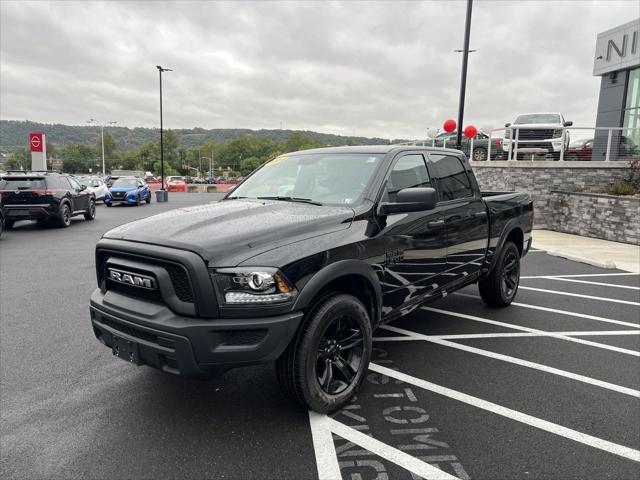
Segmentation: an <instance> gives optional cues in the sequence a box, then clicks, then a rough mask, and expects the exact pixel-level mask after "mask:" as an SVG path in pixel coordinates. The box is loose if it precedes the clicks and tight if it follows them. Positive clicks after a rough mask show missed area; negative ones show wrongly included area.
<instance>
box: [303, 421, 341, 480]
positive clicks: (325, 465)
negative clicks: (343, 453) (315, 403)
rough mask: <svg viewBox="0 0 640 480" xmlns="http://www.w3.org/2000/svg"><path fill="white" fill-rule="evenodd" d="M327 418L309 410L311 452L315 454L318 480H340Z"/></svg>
mask: <svg viewBox="0 0 640 480" xmlns="http://www.w3.org/2000/svg"><path fill="white" fill-rule="evenodd" d="M328 418H329V417H327V416H326V415H320V414H319V413H316V412H312V411H311V410H309V426H310V427H311V438H312V440H313V450H314V452H315V454H316V467H317V469H318V479H319V480H336V479H341V478H342V475H341V474H340V466H339V465H338V457H337V455H336V447H335V445H334V443H333V437H332V435H331V430H330V429H329V426H328V421H327V420H328Z"/></svg>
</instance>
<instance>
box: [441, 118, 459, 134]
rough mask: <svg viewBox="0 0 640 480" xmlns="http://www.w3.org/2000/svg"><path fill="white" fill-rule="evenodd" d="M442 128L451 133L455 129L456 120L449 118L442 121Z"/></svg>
mask: <svg viewBox="0 0 640 480" xmlns="http://www.w3.org/2000/svg"><path fill="white" fill-rule="evenodd" d="M442 128H444V131H445V132H447V133H451V132H453V131H454V130H455V129H456V121H455V120H452V119H449V120H447V121H446V122H444V125H442Z"/></svg>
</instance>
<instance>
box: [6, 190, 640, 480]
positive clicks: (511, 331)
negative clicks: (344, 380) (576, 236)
mask: <svg viewBox="0 0 640 480" xmlns="http://www.w3.org/2000/svg"><path fill="white" fill-rule="evenodd" d="M215 198H217V197H216V196H215V195H213V194H171V198H170V202H169V203H167V204H157V203H155V201H154V202H153V203H152V204H151V205H143V206H140V207H128V206H122V207H114V208H109V209H108V208H106V207H103V206H100V207H99V208H98V212H97V218H96V220H95V221H94V222H86V221H85V220H83V219H82V217H80V218H78V219H74V220H73V222H72V225H71V227H69V228H67V229H57V228H41V227H37V226H36V225H35V224H30V223H27V222H21V223H18V224H16V227H15V228H14V230H13V231H6V232H4V233H3V236H2V238H0V267H1V268H0V375H1V377H0V415H1V421H2V423H1V429H0V431H1V442H0V477H2V478H29V479H34V478H42V479H45V478H46V479H53V478H56V479H57V478H65V479H66V478H83V479H84V478H111V479H120V478H203V477H206V478H228V479H282V478H296V479H306V478H318V477H320V478H326V479H330V478H336V477H338V476H341V477H342V478H344V479H352V480H366V479H374V478H377V479H380V480H384V479H410V478H459V479H467V478H474V479H531V478H557V479H574V478H575V479H583V478H594V479H596V478H598V479H599V478H611V479H631V478H638V476H639V475H640V275H637V274H629V273H625V272H620V271H615V270H602V269H599V268H596V267H591V266H588V265H584V264H579V263H575V262H571V261H568V260H563V259H560V258H556V257H551V256H548V255H547V254H545V253H543V252H539V251H533V252H531V253H530V254H529V256H527V257H526V259H525V260H524V261H523V269H522V270H523V271H522V275H523V279H522V282H521V287H520V291H519V292H518V297H517V299H516V303H515V304H514V305H512V306H511V307H509V308H507V309H501V310H498V309H491V308H488V307H485V306H484V305H483V304H482V302H481V301H480V299H479V297H478V296H477V290H476V288H475V287H468V288H466V289H464V290H463V291H461V292H460V293H459V294H454V295H451V296H449V297H447V298H445V299H443V300H441V301H438V302H437V303H434V304H430V305H428V306H427V307H425V308H422V309H420V310H417V311H416V312H414V313H412V314H411V315H410V316H408V317H405V318H403V319H401V320H400V321H396V322H394V323H393V324H391V325H389V326H387V327H385V328H382V329H379V330H378V331H377V332H376V333H375V335H374V336H375V339H376V341H375V344H374V346H375V351H374V355H373V364H372V366H371V372H370V373H369V375H368V377H367V379H366V381H365V383H364V384H363V387H362V389H361V391H360V393H359V395H358V398H357V399H356V400H355V401H354V402H353V403H352V404H351V405H349V406H348V407H347V408H345V409H344V410H343V411H341V412H338V413H337V414H335V415H333V416H332V417H325V416H320V415H316V414H310V413H309V412H306V411H303V410H301V409H300V408H299V407H298V406H296V405H294V404H291V403H290V402H289V401H288V400H286V399H285V398H284V397H283V396H282V395H281V394H280V391H279V388H278V384H277V380H276V377H275V372H274V367H273V365H264V366H259V367H251V368H245V369H239V370H234V371H231V372H229V373H227V374H226V375H225V376H224V377H223V378H222V379H220V380H214V381H197V380H189V379H183V378H177V377H173V376H169V375H167V374H164V373H162V372H159V371H155V370H153V369H149V368H146V367H140V368H136V367H133V366H131V365H128V364H127V363H125V362H123V361H121V360H118V359H115V358H113V357H112V355H111V352H110V351H109V350H108V349H106V348H105V347H103V346H102V345H100V344H99V343H98V341H97V340H96V339H95V338H94V336H93V332H92V330H91V328H90V324H89V316H88V299H89V296H90V294H91V292H92V291H93V289H94V288H95V270H94V257H93V248H94V245H95V242H96V241H97V240H98V239H99V237H100V236H101V234H102V233H103V232H105V231H107V230H108V229H110V228H112V227H114V226H116V225H119V224H121V223H126V222H128V221H131V220H134V219H136V218H141V217H145V216H148V215H150V214H154V213H158V212H161V211H164V210H166V209H170V208H177V207H180V206H186V205H195V204H200V203H204V202H208V201H212V200H214V199H215Z"/></svg>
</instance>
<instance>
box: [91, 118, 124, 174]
mask: <svg viewBox="0 0 640 480" xmlns="http://www.w3.org/2000/svg"><path fill="white" fill-rule="evenodd" d="M87 123H89V124H93V125H99V126H100V144H101V145H102V177H103V178H104V176H105V175H106V174H107V171H106V169H105V162H104V127H105V125H115V124H116V123H118V122H107V123H106V124H105V122H98V121H97V120H96V119H94V118H90V119H89V120H88V121H87Z"/></svg>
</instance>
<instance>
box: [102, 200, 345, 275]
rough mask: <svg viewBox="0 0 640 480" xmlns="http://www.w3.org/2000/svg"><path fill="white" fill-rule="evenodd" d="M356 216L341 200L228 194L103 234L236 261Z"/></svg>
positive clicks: (215, 261)
mask: <svg viewBox="0 0 640 480" xmlns="http://www.w3.org/2000/svg"><path fill="white" fill-rule="evenodd" d="M353 216H354V212H353V210H352V209H351V208H348V207H341V206H337V207H330V206H318V205H310V204H305V203H293V202H285V201H274V200H253V199H246V200H245V199H239V200H225V201H221V202H212V203H209V204H206V205H197V206H193V207H186V208H179V209H176V210H171V211H168V212H164V213H161V214H159V215H154V216H151V217H147V218H144V219H141V220H137V221H135V222H132V223H127V224H125V225H121V226H119V227H117V228H114V229H113V230H110V231H109V232H107V233H106V234H105V235H104V238H111V239H118V240H128V241H132V242H141V243H148V244H155V245H162V246H167V247H175V248H180V249H183V250H190V251H193V252H195V253H197V254H199V255H200V256H201V257H202V258H204V259H205V260H206V261H207V262H208V263H209V265H210V266H216V267H232V266H236V265H238V264H239V263H241V262H243V261H245V260H247V259H248V258H250V257H253V256H255V255H258V254H261V253H264V252H266V251H269V250H271V249H273V248H276V247H282V246H284V245H288V244H290V243H294V242H299V241H301V240H305V239H307V238H311V237H316V236H319V235H323V234H326V233H330V232H335V231H337V230H342V229H346V228H349V226H350V225H351V221H352V220H353ZM266 266H270V265H266Z"/></svg>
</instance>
